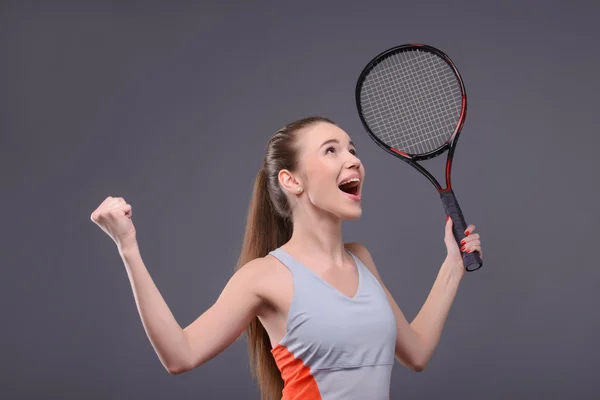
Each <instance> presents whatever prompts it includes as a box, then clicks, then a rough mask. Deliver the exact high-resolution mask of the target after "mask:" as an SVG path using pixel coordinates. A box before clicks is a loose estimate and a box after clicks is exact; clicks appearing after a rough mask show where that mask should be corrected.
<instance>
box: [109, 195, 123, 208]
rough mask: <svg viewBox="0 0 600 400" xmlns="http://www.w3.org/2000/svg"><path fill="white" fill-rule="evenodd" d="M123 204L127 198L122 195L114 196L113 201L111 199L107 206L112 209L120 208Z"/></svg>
mask: <svg viewBox="0 0 600 400" xmlns="http://www.w3.org/2000/svg"><path fill="white" fill-rule="evenodd" d="M123 204H126V203H125V199H124V198H122V197H113V199H112V201H110V202H109V203H108V205H107V206H106V208H109V209H112V208H120V207H122V206H123Z"/></svg>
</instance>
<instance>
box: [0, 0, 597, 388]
mask: <svg viewBox="0 0 600 400" xmlns="http://www.w3.org/2000/svg"><path fill="white" fill-rule="evenodd" d="M250 3H251V5H250ZM599 14H600V6H599V5H598V2H592V1H589V2H567V1H563V2H550V1H546V2H538V3H534V2H524V1H514V2H507V1H498V2H482V1H477V2H475V1H473V2H449V1H423V2H414V1H413V2H405V1H389V2H383V1H369V2H358V1H356V2H353V1H350V2H348V1H346V2H342V1H339V2H310V1H303V2H289V3H285V4H284V3H283V2H256V1H252V2H217V1H211V2H208V1H204V2H195V4H192V2H168V3H167V2H163V3H162V4H159V3H158V2H152V3H150V2H146V3H142V2H123V1H121V2H116V1H114V2H104V3H103V4H102V3H100V2H96V3H92V2H79V3H77V4H75V3H74V2H73V3H72V4H68V3H66V2H64V3H63V2H55V3H54V4H50V2H45V3H42V2H39V3H29V2H16V1H15V2H7V1H4V2H2V3H0V55H1V61H0V71H1V74H0V87H1V88H0V116H1V118H0V132H1V136H0V171H1V172H0V173H1V182H2V185H1V187H2V189H1V197H0V201H1V210H2V214H3V216H2V224H1V227H2V229H1V237H0V243H1V246H0V250H1V256H0V265H1V267H2V276H1V278H0V293H1V294H0V295H1V296H2V301H1V302H0V307H1V309H0V311H1V313H2V326H1V329H0V346H1V355H0V359H1V360H2V362H1V363H0V385H1V392H0V395H2V397H3V398H6V399H25V398H28V399H29V398H39V399H75V398H78V399H83V398H85V399H242V398H243V399H257V398H258V394H257V393H258V392H257V390H256V388H255V386H254V384H253V382H252V380H251V378H250V376H249V372H248V361H247V360H248V359H247V355H246V347H245V341H244V340H238V341H237V342H236V343H235V344H234V345H232V346H231V347H230V348H228V349H227V350H226V351H225V352H224V353H222V354H221V355H219V356H218V357H217V358H215V359H214V360H212V361H210V362H209V363H208V364H206V365H204V366H202V367H200V368H198V369H195V370H193V371H192V372H189V373H187V374H183V375H179V376H170V375H169V374H168V373H167V372H166V370H165V369H164V368H163V367H162V365H161V364H160V362H159V360H158V358H157V356H156V355H155V353H154V351H153V349H152V347H151V345H150V343H149V341H148V339H147V338H146V335H145V333H144V331H143V328H142V325H141V322H140V319H139V317H138V314H137V310H136V307H135V303H134V300H133V297H132V294H131V289H130V286H129V281H128V279H127V276H126V274H125V271H124V268H123V266H122V262H121V260H120V258H119V255H118V252H117V250H116V248H115V246H114V244H113V242H112V241H111V240H110V239H109V238H108V237H107V236H106V235H105V234H104V233H103V232H102V231H101V230H100V229H98V228H97V227H96V226H95V225H94V224H93V223H92V222H91V221H90V219H89V215H90V213H91V212H92V211H93V210H94V209H95V208H96V206H97V205H98V204H99V203H100V202H101V201H102V200H103V199H104V198H105V197H106V196H108V195H112V196H123V197H125V199H126V200H127V201H128V202H130V203H131V204H132V205H133V208H134V222H135V224H136V227H137V229H138V237H139V241H140V246H141V251H142V255H143V257H144V260H145V262H146V264H147V267H148V269H149V270H150V273H151V274H152V276H153V278H154V280H155V282H156V284H157V286H158V287H159V290H160V291H161V293H162V294H163V296H164V298H165V299H166V301H167V303H168V304H169V306H170V307H171V309H172V311H173V313H174V315H175V317H176V318H177V320H178V321H179V322H180V324H181V325H182V326H186V325H187V324H189V323H190V322H192V321H193V320H194V319H195V318H196V317H197V316H198V315H199V314H200V313H202V312H203V311H204V310H205V309H206V308H207V307H209V306H210V305H211V304H212V302H213V301H214V300H215V299H216V297H217V296H218V294H219V293H220V291H221V289H222V288H223V286H224V284H225V283H226V281H227V279H228V278H229V277H230V275H231V272H232V269H233V267H234V264H235V261H236V259H237V256H238V253H239V250H240V245H241V240H242V233H243V229H244V224H245V217H246V211H247V206H248V202H249V198H250V191H251V187H252V181H253V178H254V176H255V174H256V172H257V171H258V169H259V167H260V165H261V162H262V157H263V151H264V148H265V144H266V142H267V140H268V138H269V137H270V135H271V134H272V133H273V132H274V131H275V130H276V129H277V128H278V127H279V126H280V125H282V124H284V123H287V122H290V121H292V120H295V119H297V118H301V117H303V116H306V115H312V114H319V115H325V116H328V117H330V118H332V119H333V120H335V121H337V122H338V123H339V124H340V125H341V126H342V128H344V129H345V130H346V131H347V132H348V133H349V134H350V136H351V137H352V139H353V140H354V142H355V143H356V144H357V147H358V150H359V153H360V156H361V158H362V161H363V162H364V164H365V166H366V171H367V180H366V187H365V193H364V214H363V217H362V218H361V219H360V220H358V221H354V222H351V223H347V224H346V225H345V239H346V240H347V241H361V242H363V243H365V244H366V245H367V246H368V247H369V248H370V250H371V252H372V254H373V255H374V258H375V261H376V263H377V265H378V268H379V270H380V271H381V274H382V276H383V278H384V280H385V282H386V284H387V285H388V286H389V288H390V290H391V292H392V293H393V295H394V296H395V298H396V300H397V302H398V303H399V305H400V307H401V308H402V310H403V311H404V313H405V314H406V316H407V318H409V320H411V319H412V318H413V317H414V316H415V315H416V313H417V312H418V311H419V309H420V307H421V305H422V304H423V302H424V301H425V298H426V296H427V294H428V292H429V289H430V288H431V285H432V283H433V281H434V279H435V277H436V273H437V270H438V268H439V265H440V263H441V262H442V260H443V258H444V255H445V248H444V245H443V240H442V238H443V226H444V213H443V210H442V206H441V203H440V201H439V198H438V196H437V194H436V192H435V190H434V189H433V187H432V186H431V185H430V183H429V182H428V181H427V180H425V179H424V178H423V177H422V176H421V175H419V174H418V173H417V172H416V171H415V170H413V169H411V168H410V167H408V166H407V165H406V164H404V163H401V162H400V161H397V160H396V159H395V158H394V157H391V156H389V155H387V154H386V153H384V152H383V151H381V150H380V149H379V148H378V147H377V146H376V145H375V144H374V143H373V142H372V141H371V140H370V139H369V138H368V136H367V135H366V133H365V132H364V130H363V129H362V127H361V125H360V122H359V119H358V116H357V114H356V111H355V106H354V97H353V90H354V85H355V81H356V78H357V77H358V74H359V73H360V71H361V70H362V68H363V66H364V65H365V63H366V62H367V61H368V60H370V59H371V58H372V57H373V56H375V55H376V54H378V53H379V52H380V51H383V50H385V49H387V48H389V47H392V46H395V45H398V44H402V43H410V42H421V43H427V44H431V45H434V46H436V47H439V48H441V49H443V50H444V51H445V52H447V53H448V54H449V55H450V56H451V57H452V58H453V60H454V61H455V62H456V64H457V66H458V68H459V70H460V71H461V73H462V75H463V78H464V80H465V84H466V87H467V93H468V99H469V112H468V117H467V121H466V124H465V127H464V130H463V136H462V137H461V141H460V144H459V147H458V150H457V153H456V159H455V164H454V172H453V173H454V187H455V191H456V193H457V196H458V198H459V200H460V201H461V204H462V207H463V210H464V211H465V214H466V217H467V220H468V222H470V223H474V224H476V225H477V227H478V231H479V232H480V233H481V234H482V238H483V242H484V258H485V262H486V264H485V266H484V268H483V269H481V270H480V271H478V272H475V273H470V274H467V275H466V276H465V279H464V280H463V282H462V286H461V287H460V290H459V293H458V296H457V298H456V301H455V303H454V305H453V307H452V310H451V312H450V316H449V319H448V322H447V324H446V327H445V331H444V334H443V336H442V339H441V342H440V344H439V347H438V349H437V351H436V352H435V354H434V356H433V358H432V360H431V362H430V364H429V365H428V367H427V369H426V371H425V372H424V373H420V374H418V373H414V372H411V371H409V370H407V369H405V368H403V367H402V366H401V365H400V364H396V366H395V368H394V371H393V377H392V398H393V399H400V398H402V399H436V398H445V399H508V398H511V399H531V398H534V397H535V398H542V396H543V398H546V399H550V398H552V399H554V398H578V399H591V398H598V397H600V384H599V383H598V378H597V377H598V372H599V369H600V368H599V366H598V356H599V355H600V352H599V351H598V345H597V343H598V333H599V330H598V328H599V326H600V321H599V319H600V318H599V317H598V315H599V313H598V310H597V306H598V304H599V302H598V300H599V299H598V294H597V293H596V288H597V286H598V282H599V280H600V272H599V270H598V239H600V237H599V234H598V231H597V225H598V222H600V221H599V218H598V217H599V214H598V209H597V202H598V200H597V198H598V194H599V193H598V189H597V188H596V187H592V186H590V185H589V183H590V182H591V181H594V180H597V175H598V174H597V172H598V167H599V162H598V158H597V155H596V153H595V151H594V150H595V147H596V146H598V145H599V144H600V143H598V134H597V132H598V126H597V120H598V119H597V116H598V115H597V114H598V106H599V105H600V104H599V103H600V102H599V100H598V92H599V91H600V83H599V80H598V70H599V69H600V56H598V52H597V49H598V44H597V39H598V38H599V34H600V28H599V27H598V26H599V25H598V17H599ZM441 161H443V160H441ZM427 166H429V167H431V168H433V169H435V170H436V171H437V176H440V173H439V172H441V167H442V164H441V162H436V161H433V162H430V163H428V164H427ZM436 168H437V169H436Z"/></svg>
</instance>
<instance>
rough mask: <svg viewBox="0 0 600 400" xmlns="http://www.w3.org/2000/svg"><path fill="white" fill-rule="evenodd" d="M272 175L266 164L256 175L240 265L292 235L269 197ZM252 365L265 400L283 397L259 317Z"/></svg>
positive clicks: (251, 344)
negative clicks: (268, 172)
mask: <svg viewBox="0 0 600 400" xmlns="http://www.w3.org/2000/svg"><path fill="white" fill-rule="evenodd" d="M267 185H268V177H267V174H266V171H265V169H264V168H261V170H260V172H259V173H258V175H257V176H256V181H255V183H254V190H253V193H252V200H251V201H250V207H249V210H248V221H247V223H246V233H245V235H244V242H243V245H242V251H241V254H240V258H239V261H238V264H237V268H236V269H239V268H241V267H242V266H244V265H245V264H246V263H248V262H249V261H251V260H254V259H255V258H259V257H265V256H266V255H267V254H269V252H270V251H271V250H275V249H276V248H278V247H279V246H281V245H283V244H284V243H285V242H287V241H288V240H289V239H290V237H291V235H292V226H291V222H290V221H289V220H286V219H284V218H281V217H280V216H278V215H277V213H276V211H275V209H274V208H273V204H272V203H271V200H270V199H269V193H268V187H267ZM246 336H247V339H248V353H249V356H250V368H251V371H252V374H253V376H254V377H255V378H256V380H257V381H258V384H259V386H260V390H261V400H276V399H277V400H279V399H281V392H282V391H283V380H282V379H281V373H280V372H279V369H278V368H277V364H276V363H275V359H274V358H273V355H272V354H271V348H272V347H271V341H270V339H269V335H268V334H267V331H266V330H265V328H264V327H263V326H262V324H261V323H260V321H259V320H258V318H257V317H254V319H253V320H252V322H251V323H250V325H249V326H248V328H247V329H246Z"/></svg>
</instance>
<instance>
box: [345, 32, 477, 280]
mask: <svg viewBox="0 0 600 400" xmlns="http://www.w3.org/2000/svg"><path fill="white" fill-rule="evenodd" d="M356 106H357V108H358V114H359V116H360V120H361V122H362V124H363V126H364V127H365V129H366V131H367V132H368V133H369V136H370V137H371V139H373V140H374V141H375V143H377V145H379V147H381V148H382V149H383V150H385V151H386V152H388V153H390V154H392V155H393V156H395V157H397V158H399V159H401V160H402V161H405V162H406V163H408V164H410V165H411V166H413V167H414V168H416V169H417V171H419V172H420V173H422V174H423V175H424V176H425V177H427V179H429V181H430V182H431V183H432V184H433V185H434V186H435V188H436V189H437V191H438V192H439V194H440V197H441V199H442V204H443V205H444V210H445V211H446V215H447V216H449V217H450V218H452V222H453V234H454V238H455V239H456V242H457V243H460V241H461V240H462V239H464V237H465V233H464V232H465V230H466V229H467V224H466V223H465V219H464V217H463V213H462V211H461V209H460V206H459V205H458V201H457V200H456V196H455V195H454V192H453V191H452V183H451V180H450V172H451V170H452V159H453V157H454V150H455V149H456V143H457V141H458V136H459V135H460V132H461V129H462V126H463V124H464V122H465V116H466V112H467V94H466V92H465V86H464V84H463V81H462V79H461V77H460V74H459V73H458V70H457V69H456V66H455V65H454V63H453V62H452V61H451V60H450V58H449V57H448V56H447V55H446V54H444V53H443V52H441V51H440V50H438V49H436V48H434V47H431V46H427V45H423V44H405V45H402V46H397V47H394V48H391V49H389V50H386V51H384V52H383V53H381V54H379V55H378V56H377V57H375V58H374V59H373V60H371V61H370V62H369V63H368V64H367V66H366V67H365V68H364V69H363V71H362V72H361V74H360V77H359V78H358V83H357V85H356ZM445 151H448V156H447V160H446V187H445V188H442V187H441V185H440V183H439V182H438V181H437V180H436V179H435V178H434V177H433V175H432V174H431V173H429V171H427V170H426V169H425V168H424V167H423V166H422V165H421V164H419V161H422V160H427V159H430V158H433V157H437V156H439V155H441V154H442V153H444V152H445ZM459 247H460V244H459ZM463 262H464V266H465V268H466V270H467V271H475V270H477V269H479V268H480V267H481V266H482V265H483V261H482V260H481V257H480V255H479V253H477V252H473V253H463Z"/></svg>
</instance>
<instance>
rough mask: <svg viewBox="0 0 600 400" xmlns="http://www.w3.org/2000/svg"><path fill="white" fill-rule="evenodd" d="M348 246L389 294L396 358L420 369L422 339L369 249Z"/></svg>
mask: <svg viewBox="0 0 600 400" xmlns="http://www.w3.org/2000/svg"><path fill="white" fill-rule="evenodd" d="M346 248H347V249H348V250H350V251H351V252H352V253H353V254H355V255H356V256H357V257H358V258H359V259H360V260H361V261H362V263H363V264H364V265H365V266H366V267H367V268H368V269H369V271H371V273H372V274H373V275H374V276H375V278H377V280H378V281H379V283H380V285H381V287H382V288H383V290H384V291H385V293H386V295H387V298H388V301H389V303H390V306H391V307H392V311H393V312H394V317H395V318H396V349H395V355H396V358H397V359H398V361H400V363H402V364H403V365H404V366H406V367H408V368H410V369H413V370H415V369H417V370H418V369H419V367H418V366H419V365H420V364H421V362H420V360H421V357H420V355H421V348H422V344H421V341H420V340H419V337H418V335H417V333H416V332H415V331H414V330H413V329H412V327H411V326H410V324H409V323H408V321H407V320H406V317H405V316H404V314H403V313H402V311H401V310H400V307H398V304H397V303H396V300H394V298H393V296H392V295H391V293H390V292H389V290H388V289H387V287H386V286H385V284H384V283H383V280H382V279H381V276H380V275H379V271H378V270H377V267H376V266H375V262H374V261H373V258H372V257H371V254H370V253H369V250H368V249H367V248H366V247H365V246H364V245H362V244H360V243H347V244H346Z"/></svg>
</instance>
